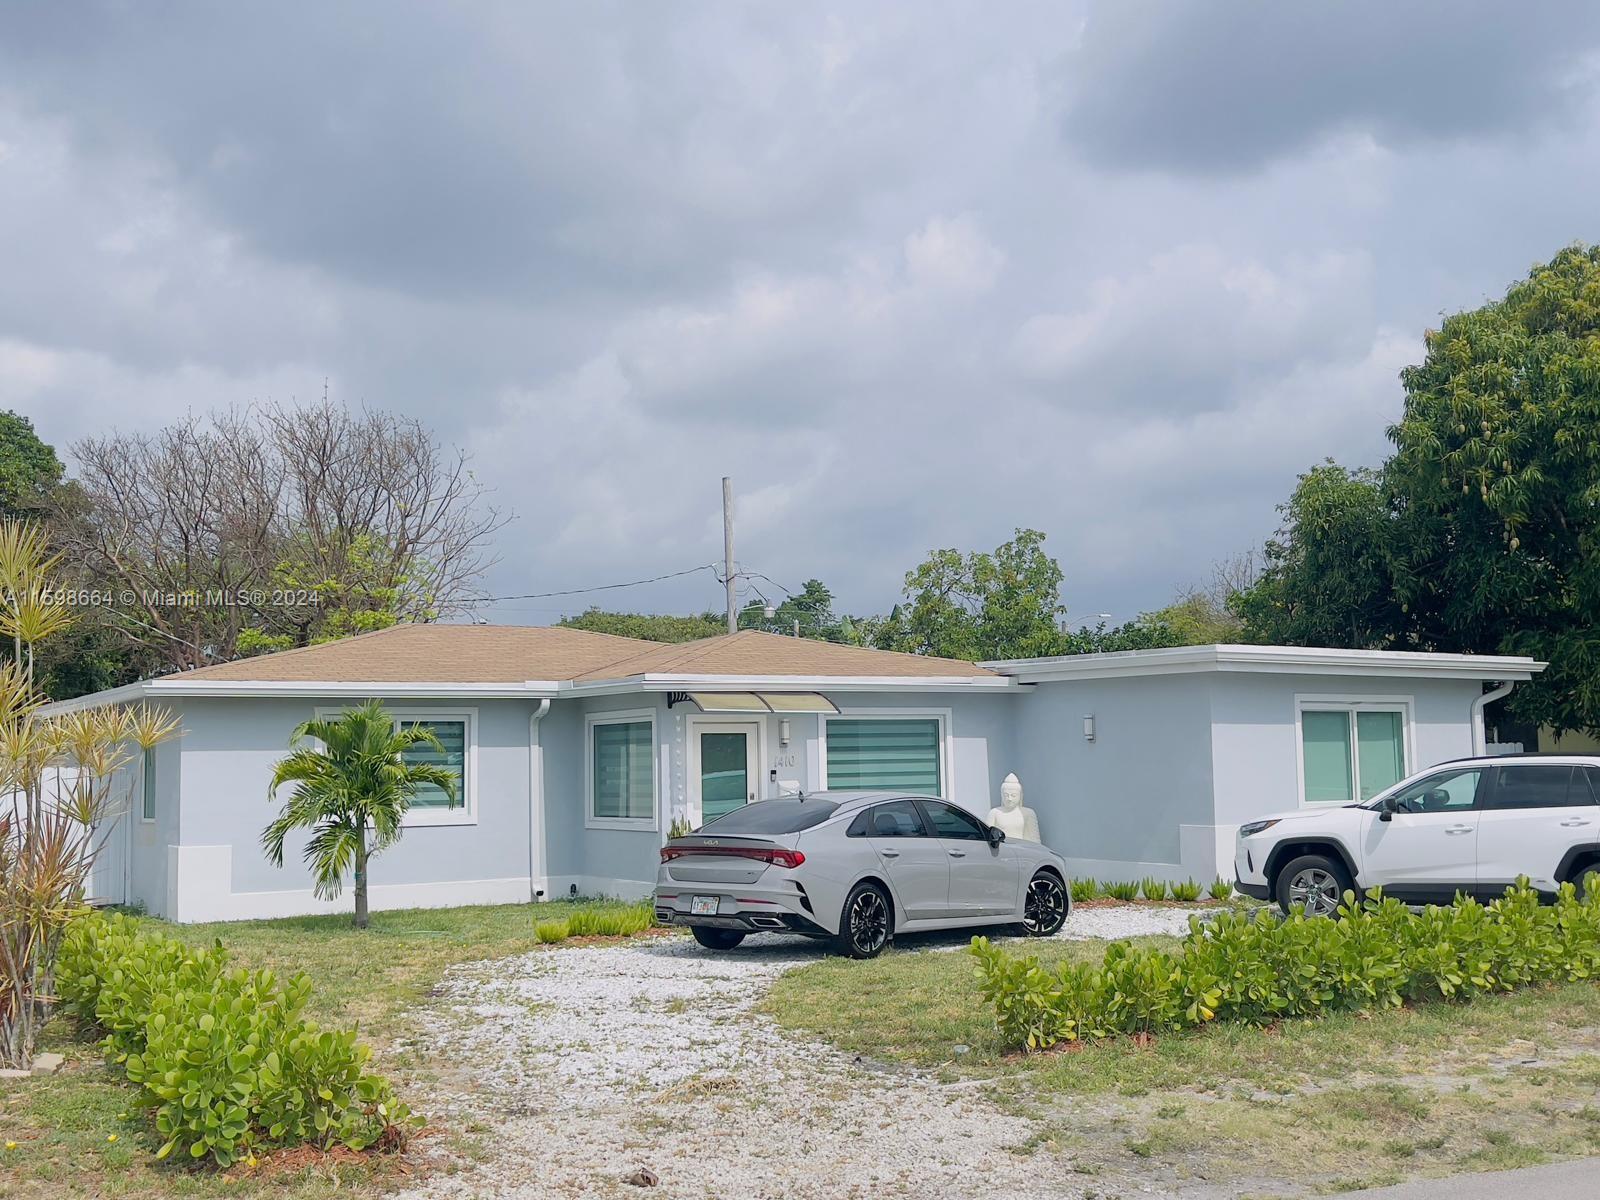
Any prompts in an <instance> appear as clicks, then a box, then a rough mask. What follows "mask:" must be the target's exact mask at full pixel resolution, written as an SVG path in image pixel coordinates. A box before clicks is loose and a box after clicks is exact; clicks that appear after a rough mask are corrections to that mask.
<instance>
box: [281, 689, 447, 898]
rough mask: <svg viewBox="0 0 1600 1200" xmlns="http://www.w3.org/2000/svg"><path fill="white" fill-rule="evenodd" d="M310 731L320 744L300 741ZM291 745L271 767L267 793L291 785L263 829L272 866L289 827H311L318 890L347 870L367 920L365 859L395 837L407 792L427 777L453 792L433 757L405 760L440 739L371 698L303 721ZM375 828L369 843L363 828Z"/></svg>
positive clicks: (331, 892)
mask: <svg viewBox="0 0 1600 1200" xmlns="http://www.w3.org/2000/svg"><path fill="white" fill-rule="evenodd" d="M308 738H314V739H315V740H316V741H318V742H320V743H321V746H320V747H313V746H298V745H297V743H299V742H302V741H305V740H306V739H308ZM291 745H294V746H295V749H293V750H292V752H291V753H290V754H289V756H288V757H287V758H285V759H284V760H283V761H282V762H280V763H279V764H278V767H277V769H276V770H275V771H273V773H272V783H271V785H270V787H269V789H268V792H267V795H268V796H269V797H272V796H275V795H276V793H277V791H278V788H279V787H281V786H282V785H283V784H285V783H292V784H294V785H295V788H294V793H293V794H292V795H291V796H290V797H289V802H288V803H287V804H285V805H284V806H283V812H281V813H279V814H278V819H277V820H275V821H273V822H272V824H270V825H268V826H267V828H266V829H265V831H263V833H262V834H261V844H262V846H263V847H265V849H266V852H267V857H268V858H269V859H271V860H272V864H273V865H274V866H278V867H281V866H283V839H284V838H285V837H287V836H288V834H289V831H290V830H293V829H311V830H313V831H314V832H313V833H312V835H311V840H310V841H309V842H307V843H306V849H305V855H304V857H305V861H306V862H307V864H309V865H310V867H311V869H312V871H313V872H314V873H315V874H316V880H317V882H316V894H317V895H318V896H320V897H322V898H324V899H332V898H333V897H335V896H337V895H338V894H339V892H340V890H341V889H342V888H343V886H344V877H345V874H346V873H347V872H349V873H351V874H352V875H353V878H354V881H355V893H356V928H357V929H365V928H366V927H367V861H368V860H369V859H370V858H371V857H372V856H373V855H374V854H377V853H379V852H380V851H382V850H386V849H388V848H389V847H390V846H392V845H394V844H395V843H396V842H398V841H399V840H400V822H401V820H402V819H403V818H404V817H405V815H406V809H408V808H409V807H410V806H411V797H412V796H413V795H415V794H416V792H417V789H418V788H420V787H423V786H425V785H427V784H432V785H433V786H435V787H438V788H441V789H443V791H444V793H445V794H446V795H447V796H449V797H451V799H452V800H453V799H454V798H455V787H456V782H455V777H454V776H453V775H452V774H451V773H450V772H449V771H447V770H445V769H444V768H443V767H439V766H434V765H433V764H431V763H408V762H406V760H405V752H406V751H407V750H409V749H411V748H412V747H413V746H417V745H428V746H432V747H433V748H434V749H436V750H438V749H440V748H441V747H440V746H439V739H438V738H436V737H435V736H434V735H433V733H432V732H431V731H429V730H427V729H425V728H423V727H422V726H420V725H402V726H401V727H400V728H398V729H396V728H395V720H394V717H393V715H392V714H391V713H390V712H389V710H388V709H386V708H384V706H383V704H382V702H381V701H378V700H369V701H367V703H365V704H363V705H361V707H359V708H353V709H351V710H349V711H348V712H346V713H344V714H343V715H342V716H341V717H340V718H339V719H338V720H336V721H307V722H305V723H304V724H303V725H301V726H299V727H298V728H297V729H296V730H295V731H294V734H293V738H292V741H291ZM369 832H370V833H371V835H372V841H371V844H370V845H369V844H368V841H367V835H368V833H369Z"/></svg>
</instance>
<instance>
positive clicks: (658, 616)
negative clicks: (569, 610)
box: [558, 608, 728, 642]
mask: <svg viewBox="0 0 1600 1200" xmlns="http://www.w3.org/2000/svg"><path fill="white" fill-rule="evenodd" d="M558 623H559V624H560V625H563V626H565V627H566V628H567V629H587V630H589V631H590V632H591V633H611V634H615V635H617V636H618V637H631V638H644V639H645V640H646V641H651V642H692V641H695V640H697V639H699V638H708V637H716V636H717V635H719V634H723V633H727V632H728V619H727V618H726V617H724V616H722V615H720V614H718V613H714V612H704V613H699V614H697V615H694V616H688V617H679V616H672V615H671V614H663V613H624V612H606V611H605V610H603V609H599V608H590V609H586V610H585V611H583V612H581V613H579V614H578V615H577V616H575V617H562V618H561V620H560V621H559V622H558Z"/></svg>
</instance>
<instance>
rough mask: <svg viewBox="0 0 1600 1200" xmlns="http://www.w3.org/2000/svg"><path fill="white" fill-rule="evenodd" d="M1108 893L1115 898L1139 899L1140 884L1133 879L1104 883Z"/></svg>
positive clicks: (1103, 885) (1103, 886)
mask: <svg viewBox="0 0 1600 1200" xmlns="http://www.w3.org/2000/svg"><path fill="white" fill-rule="evenodd" d="M1101 887H1102V888H1103V889H1104V890H1105V893H1106V895H1108V896H1110V897H1111V898H1112V899H1113V900H1137V899H1138V898H1139V885H1138V884H1137V883H1134V882H1132V881H1131V880H1119V881H1118V882H1116V883H1106V884H1102V885H1101Z"/></svg>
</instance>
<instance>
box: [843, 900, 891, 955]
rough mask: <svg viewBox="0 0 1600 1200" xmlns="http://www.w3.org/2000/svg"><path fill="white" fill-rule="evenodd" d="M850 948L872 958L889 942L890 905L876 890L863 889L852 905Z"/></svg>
mask: <svg viewBox="0 0 1600 1200" xmlns="http://www.w3.org/2000/svg"><path fill="white" fill-rule="evenodd" d="M849 927H850V948H851V949H852V950H854V951H855V953H856V954H858V955H860V956H861V957H862V958H871V957H872V956H873V955H875V954H877V953H878V951H880V950H882V949H883V944H884V943H885V942H887V941H888V940H889V905H888V904H887V903H886V902H885V901H884V898H883V893H882V892H880V891H878V890H877V889H876V888H863V889H861V891H859V892H857V893H856V896H855V899H854V900H853V901H852V902H851V904H850V917H849Z"/></svg>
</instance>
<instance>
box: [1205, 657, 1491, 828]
mask: <svg viewBox="0 0 1600 1200" xmlns="http://www.w3.org/2000/svg"><path fill="white" fill-rule="evenodd" d="M1212 678H1213V682H1212V685H1211V687H1212V696H1213V701H1212V723H1213V729H1214V732H1213V734H1212V745H1213V758H1214V760H1215V762H1216V794H1217V820H1218V821H1219V822H1220V823H1223V824H1227V825H1238V824H1239V823H1241V822H1244V821H1248V820H1251V819H1252V818H1254V817H1259V816H1261V815H1263V814H1264V813H1269V812H1279V811H1282V810H1284V809H1291V808H1296V807H1298V806H1299V804H1300V795H1299V753H1300V743H1299V732H1298V726H1297V725H1296V722H1295V711H1296V697H1307V698H1332V699H1356V698H1360V699H1369V700H1373V701H1395V702H1399V703H1404V704H1406V705H1408V706H1409V708H1410V712H1411V722H1410V728H1409V729H1407V731H1406V743H1407V745H1406V770H1407V773H1410V772H1413V771H1420V770H1422V769H1423V768H1424V767H1428V766H1432V765H1433V764H1434V763H1437V762H1442V761H1444V760H1445V759H1447V758H1461V757H1464V756H1466V755H1469V754H1471V753H1472V724H1471V721H1470V719H1469V717H1470V712H1471V707H1472V702H1473V700H1474V699H1476V698H1477V697H1478V696H1479V695H1481V694H1482V692H1483V687H1482V685H1481V684H1480V683H1478V682H1477V681H1476V680H1471V679H1466V680H1456V679H1444V680H1430V679H1417V678H1409V679H1408V678H1393V677H1389V678H1384V677H1363V676H1349V675H1343V676H1332V675H1289V674H1282V675H1277V674H1273V675H1268V674H1243V673H1218V674H1216V675H1215V676H1213V677H1212Z"/></svg>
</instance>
